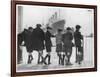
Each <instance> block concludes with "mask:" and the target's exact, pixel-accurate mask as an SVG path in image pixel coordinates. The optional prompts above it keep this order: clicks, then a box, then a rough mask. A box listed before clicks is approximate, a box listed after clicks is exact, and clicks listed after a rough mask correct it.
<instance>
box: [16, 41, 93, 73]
mask: <svg viewBox="0 0 100 77" xmlns="http://www.w3.org/2000/svg"><path fill="white" fill-rule="evenodd" d="M92 41H93V39H92V40H91V39H85V45H84V61H83V62H82V64H81V65H79V64H77V63H75V57H76V56H75V53H76V52H75V47H73V52H72V56H71V63H72V65H59V64H58V56H57V54H56V52H55V49H56V47H52V52H51V64H50V65H45V64H43V65H38V64H37V59H38V53H37V51H33V53H32V54H33V57H34V60H33V61H32V63H31V64H27V59H28V53H27V51H26V48H25V47H23V61H22V63H21V64H19V65H18V64H17V65H16V67H17V68H16V71H17V72H23V71H44V70H52V69H53V70H57V69H80V68H89V67H93V66H94V64H93V53H92V52H93V51H92V50H93V48H92V47H93V46H92V45H93V44H92ZM43 52H44V54H43V55H44V56H45V55H46V54H47V53H46V50H44V51H43Z"/></svg>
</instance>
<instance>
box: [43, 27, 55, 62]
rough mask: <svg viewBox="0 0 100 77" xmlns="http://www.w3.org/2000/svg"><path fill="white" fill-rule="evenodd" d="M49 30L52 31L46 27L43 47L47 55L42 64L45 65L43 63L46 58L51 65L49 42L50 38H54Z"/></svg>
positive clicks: (50, 45) (50, 44)
mask: <svg viewBox="0 0 100 77" xmlns="http://www.w3.org/2000/svg"><path fill="white" fill-rule="evenodd" d="M50 30H52V28H50V27H47V32H46V33H45V46H46V52H47V55H46V56H45V58H44V63H45V64H47V63H46V62H45V61H46V59H47V58H48V64H51V62H50V59H51V55H50V53H51V47H52V42H51V37H54V36H53V35H52V34H51V33H50Z"/></svg>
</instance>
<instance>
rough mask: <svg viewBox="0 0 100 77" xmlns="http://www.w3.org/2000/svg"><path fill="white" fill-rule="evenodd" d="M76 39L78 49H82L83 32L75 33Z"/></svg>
mask: <svg viewBox="0 0 100 77" xmlns="http://www.w3.org/2000/svg"><path fill="white" fill-rule="evenodd" d="M74 39H75V45H76V47H81V44H82V42H81V40H82V39H83V36H82V35H81V32H79V31H77V30H76V31H75V32H74Z"/></svg>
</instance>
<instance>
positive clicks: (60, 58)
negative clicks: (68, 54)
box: [58, 54, 61, 65]
mask: <svg viewBox="0 0 100 77" xmlns="http://www.w3.org/2000/svg"><path fill="white" fill-rule="evenodd" d="M58 57H59V65H60V64H61V55H60V54H59V56H58Z"/></svg>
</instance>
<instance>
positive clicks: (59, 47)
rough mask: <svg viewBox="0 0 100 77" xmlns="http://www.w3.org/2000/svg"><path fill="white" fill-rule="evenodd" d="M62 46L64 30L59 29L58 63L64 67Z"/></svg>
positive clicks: (57, 40)
mask: <svg viewBox="0 0 100 77" xmlns="http://www.w3.org/2000/svg"><path fill="white" fill-rule="evenodd" d="M62 48H63V46H62V29H58V33H57V34H56V52H57V56H58V57H59V61H58V63H59V64H61V65H64V57H65V55H64V54H62V53H63V49H62Z"/></svg>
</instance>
